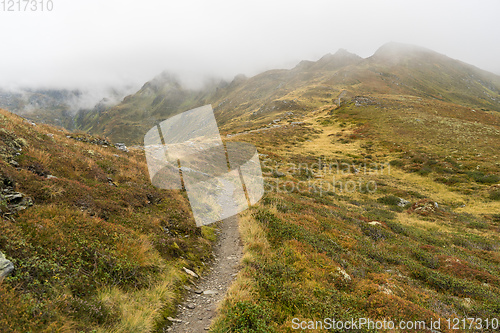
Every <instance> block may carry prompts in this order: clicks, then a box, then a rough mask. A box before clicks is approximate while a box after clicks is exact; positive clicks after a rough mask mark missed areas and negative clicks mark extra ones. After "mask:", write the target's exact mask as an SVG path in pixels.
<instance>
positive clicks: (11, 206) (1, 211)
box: [0, 187, 33, 216]
mask: <svg viewBox="0 0 500 333" xmlns="http://www.w3.org/2000/svg"><path fill="white" fill-rule="evenodd" d="M30 206H33V201H32V200H31V198H29V197H26V196H25V195H24V194H23V193H20V192H16V191H14V189H13V188H12V187H8V188H5V189H2V190H1V191H0V215H2V216H8V215H13V214H16V213H17V212H19V211H21V210H24V209H26V208H28V207H30Z"/></svg>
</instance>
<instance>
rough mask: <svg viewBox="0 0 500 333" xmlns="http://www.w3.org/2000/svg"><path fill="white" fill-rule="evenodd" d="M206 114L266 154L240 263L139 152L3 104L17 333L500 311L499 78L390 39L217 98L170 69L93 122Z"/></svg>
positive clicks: (0, 318)
mask: <svg viewBox="0 0 500 333" xmlns="http://www.w3.org/2000/svg"><path fill="white" fill-rule="evenodd" d="M206 103H211V104H212V105H213V107H214V109H215V113H216V118H217V121H218V123H219V127H220V128H221V132H222V134H223V135H224V141H226V142H228V143H231V142H247V143H251V144H252V145H254V146H255V147H257V151H258V153H259V159H260V165H261V169H262V175H263V178H264V188H265V193H264V195H263V197H262V199H261V200H260V201H259V202H258V203H256V204H255V205H253V206H251V207H249V209H248V210H246V211H244V212H242V213H240V214H238V217H237V218H238V231H239V233H240V235H241V242H242V243H243V249H244V250H243V251H244V254H243V258H242V260H241V261H239V262H238V263H237V260H235V257H236V256H233V255H229V256H228V255H227V254H228V253H231V252H230V251H228V250H229V249H234V247H229V249H228V248H227V247H224V246H223V244H224V243H226V244H227V243H232V244H234V243H236V242H234V241H233V240H234V239H232V238H228V237H226V235H227V234H225V232H224V229H219V228H221V226H224V227H225V228H228V227H231V228H232V225H227V224H224V223H221V224H218V223H217V224H215V225H210V226H203V227H201V228H197V227H195V225H194V221H193V216H192V214H191V213H190V207H189V201H188V197H189V195H188V194H189V193H187V192H186V191H184V190H182V191H181V190H160V189H156V188H154V187H153V186H152V185H151V184H150V182H149V178H148V175H147V173H148V169H147V165H146V161H145V156H144V151H143V150H142V149H141V148H142V147H137V148H131V149H130V152H128V153H127V152H125V151H123V150H120V149H117V148H120V147H121V146H120V145H113V144H112V143H111V142H110V140H108V139H106V138H105V137H100V136H91V135H88V134H81V133H80V134H75V133H71V132H69V131H67V130H64V129H60V128H55V127H51V126H48V125H43V124H34V123H32V122H30V121H28V120H25V119H22V118H21V117H18V116H15V115H13V114H11V113H8V112H6V111H3V110H0V218H1V219H0V230H2V232H0V252H1V253H0V277H1V276H3V275H6V277H5V279H3V280H1V281H0V327H1V330H2V331H7V332H54V331H62V332H83V331H85V332H87V331H88V332H94V331H95V332H164V331H176V330H177V329H179V328H181V327H182V330H187V331H196V332H198V331H200V330H196V329H194V330H193V329H192V326H191V325H192V323H193V321H192V320H189V321H183V322H181V323H179V320H178V318H179V317H177V315H178V312H177V309H183V310H182V311H185V313H186V314H187V317H188V318H189V316H191V318H195V317H194V316H193V313H199V312H192V310H193V307H194V309H196V310H200V311H203V312H205V311H206V310H207V309H208V310H210V308H206V307H205V305H208V304H209V305H210V306H213V307H214V308H215V306H217V309H218V310H217V312H216V313H215V314H214V321H213V322H212V324H211V325H210V328H209V330H210V331H213V332H247V331H253V332H266V333H267V332H290V330H291V329H292V330H294V329H299V328H300V327H308V328H310V329H311V330H315V331H323V330H330V328H333V329H336V328H338V329H337V330H342V328H341V327H340V325H344V324H345V323H349V324H348V325H351V323H352V322H353V321H354V322H355V324H357V325H358V327H359V329H358V330H357V331H361V332H369V331H373V329H370V328H369V327H367V324H365V325H364V326H363V327H360V321H359V320H358V319H362V318H369V319H370V320H371V321H373V325H377V327H380V325H384V323H387V324H386V325H389V326H386V327H388V328H389V330H391V331H407V330H415V331H424V330H431V328H430V326H429V325H430V320H431V318H432V320H433V322H434V324H435V323H437V322H440V325H441V326H440V328H438V327H436V326H434V327H432V330H434V331H443V332H451V331H453V330H452V329H451V328H449V327H446V325H447V324H448V321H447V320H448V319H449V320H450V321H451V323H454V322H455V321H456V320H459V319H460V320H459V322H460V323H461V325H462V324H463V322H462V321H461V318H483V322H480V321H476V322H475V323H474V322H473V321H472V320H468V321H465V322H466V324H467V326H469V325H471V322H472V324H479V323H482V324H485V321H484V318H490V319H491V318H499V317H500V306H499V304H500V278H499V276H500V214H499V212H500V163H499V161H500V154H499V152H500V112H498V76H495V75H492V74H490V73H487V72H484V71H482V70H480V69H477V68H475V67H473V66H470V65H467V64H464V63H462V62H460V61H457V60H453V59H450V58H448V57H446V56H444V55H440V54H438V53H435V52H433V51H431V50H427V49H423V48H419V47H414V46H408V45H404V44H395V43H390V44H387V45H384V46H383V47H381V48H380V49H379V50H378V51H377V52H376V53H375V54H374V55H373V56H371V57H369V58H366V59H362V58H360V57H358V56H356V55H353V54H350V53H348V52H346V51H344V50H341V51H339V52H337V53H335V54H332V55H326V56H325V57H323V58H321V59H320V60H318V61H315V62H311V61H303V62H301V63H299V64H298V65H297V66H296V67H294V68H292V69H288V70H285V69H281V70H271V71H267V72H265V73H261V74H259V75H256V76H254V77H250V78H248V77H245V76H243V75H238V76H237V77H235V78H234V79H233V80H232V81H231V82H225V81H221V80H213V81H211V82H208V83H207V84H206V85H205V86H204V87H203V88H200V89H189V88H186V87H183V85H182V84H181V83H180V81H179V80H178V79H177V78H176V77H174V76H172V75H170V74H168V73H162V74H161V75H159V76H158V77H156V78H155V79H153V80H152V81H150V82H148V83H146V84H145V85H144V86H143V87H142V88H141V89H140V91H139V92H137V93H136V94H133V95H130V96H128V97H126V98H125V99H124V100H123V102H121V103H120V104H119V105H116V106H106V105H101V106H100V107H99V108H96V109H94V110H93V111H91V112H88V113H81V114H79V117H80V118H79V121H78V123H79V126H87V127H86V128H87V129H88V130H89V131H94V132H102V133H105V134H107V135H109V136H110V137H111V140H113V141H114V142H116V141H125V142H137V143H141V141H142V136H143V134H142V131H147V130H148V129H149V127H150V126H152V124H155V122H158V121H160V120H163V119H164V118H167V117H169V116H171V115H173V114H175V113H178V112H182V111H184V110H187V109H190V108H192V107H195V106H199V105H203V104H206ZM82 128H83V127H82ZM219 235H220V236H221V237H222V238H225V241H224V242H220V243H219V244H220V247H221V251H220V252H221V253H222V254H223V255H224V258H225V259H226V260H228V261H231V262H232V263H234V264H231V265H230V266H233V265H234V267H238V268H239V269H240V270H239V272H238V273H237V275H236V277H235V280H234V281H233V282H232V284H231V287H230V291H229V292H228V293H227V294H226V295H225V296H224V297H222V295H218V296H221V298H223V299H224V300H223V301H222V302H221V303H218V304H217V305H216V303H215V301H214V300H215V298H212V297H213V296H212V295H213V294H214V293H215V292H217V291H219V290H210V291H208V290H207V294H206V295H205V293H203V291H202V290H200V289H198V288H201V287H200V285H202V284H200V279H197V278H196V274H200V275H202V277H203V279H202V280H204V281H213V282H216V283H215V284H214V286H220V285H221V283H222V284H226V282H227V283H229V281H228V280H226V279H225V278H224V279H220V275H219V274H214V275H212V274H210V275H209V274H208V273H209V271H211V270H209V269H207V267H209V266H211V265H210V263H209V260H208V259H209V258H210V257H211V251H210V249H211V244H212V242H213V241H215V240H216V238H217V237H218V236H219ZM228 239H229V240H228ZM217 259H220V258H217V257H216V258H215V261H217V262H221V260H217ZM228 261H224V265H225V264H228V265H229V263H228ZM224 265H222V266H224ZM13 267H14V270H12V268H13ZM219 267H221V266H219ZM191 271H194V273H196V274H194V273H193V272H191ZM212 272H213V271H212ZM217 272H219V270H217ZM228 272H231V275H233V273H232V271H225V272H224V273H228ZM191 273H193V274H191ZM210 276H212V277H213V276H215V279H214V280H215V281H214V280H211V279H210ZM205 277H208V278H207V279H205ZM0 279H1V278H0ZM222 280H223V281H222ZM219 292H220V291H219ZM200 293H203V294H200ZM184 296H186V297H185V298H184V300H185V302H184V303H182V304H179V303H180V302H181V299H183V297H184ZM205 302H206V303H205ZM208 314H209V315H210V316H211V315H212V312H208ZM182 318H185V317H182ZM196 318H198V317H197V316H196ZM325 318H328V319H333V318H335V321H336V323H337V325H336V326H335V327H332V326H331V325H332V321H331V320H330V321H328V319H325ZM198 319H199V318H198ZM473 320H474V319H473ZM422 321H424V322H425V323H424V324H422ZM489 322H490V324H491V325H492V324H493V322H492V321H491V320H489ZM196 323H197V324H198V323H199V321H198V320H196ZM339 323H340V324H339ZM401 323H403V324H405V323H411V325H418V328H417V327H416V326H413V328H409V327H406V328H404V327H399V328H398V325H399V324H401ZM328 325H330V326H328ZM423 325H425V328H424V327H423ZM169 326H172V327H169ZM392 326H394V329H392V328H391V327H392ZM205 327H206V326H203V328H202V329H204V328H205ZM328 327H330V328H328ZM476 327H477V326H476ZM460 328H462V327H460ZM491 328H492V330H489V329H483V331H495V329H496V328H494V327H491ZM355 330H356V329H355ZM466 330H467V329H464V331H466Z"/></svg>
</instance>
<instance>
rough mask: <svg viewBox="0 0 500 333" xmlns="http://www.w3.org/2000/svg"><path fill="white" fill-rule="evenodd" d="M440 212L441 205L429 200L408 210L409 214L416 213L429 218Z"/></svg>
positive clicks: (424, 200)
mask: <svg viewBox="0 0 500 333" xmlns="http://www.w3.org/2000/svg"><path fill="white" fill-rule="evenodd" d="M438 211H439V205H438V203H437V202H435V201H432V200H429V199H423V200H420V201H418V202H416V203H414V204H413V205H412V206H411V207H410V209H408V212H415V213H417V214H419V215H423V216H427V215H430V214H435V213H438Z"/></svg>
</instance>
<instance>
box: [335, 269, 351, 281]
mask: <svg viewBox="0 0 500 333" xmlns="http://www.w3.org/2000/svg"><path fill="white" fill-rule="evenodd" d="M337 272H339V273H340V274H341V276H342V278H343V279H344V280H345V281H351V276H350V275H349V274H347V272H346V271H344V270H343V269H342V268H340V267H337Z"/></svg>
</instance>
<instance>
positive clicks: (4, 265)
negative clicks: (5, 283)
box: [0, 252, 14, 278]
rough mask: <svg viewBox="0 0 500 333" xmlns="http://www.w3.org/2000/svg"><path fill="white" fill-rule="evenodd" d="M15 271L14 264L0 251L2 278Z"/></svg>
mask: <svg viewBox="0 0 500 333" xmlns="http://www.w3.org/2000/svg"><path fill="white" fill-rule="evenodd" d="M13 271H14V264H13V263H12V262H11V261H10V260H7V259H6V258H5V256H4V255H3V253H2V252H0V278H4V277H6V276H8V275H10V274H11V273H12V272H13Z"/></svg>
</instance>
